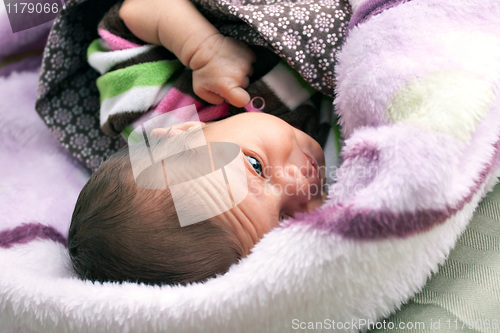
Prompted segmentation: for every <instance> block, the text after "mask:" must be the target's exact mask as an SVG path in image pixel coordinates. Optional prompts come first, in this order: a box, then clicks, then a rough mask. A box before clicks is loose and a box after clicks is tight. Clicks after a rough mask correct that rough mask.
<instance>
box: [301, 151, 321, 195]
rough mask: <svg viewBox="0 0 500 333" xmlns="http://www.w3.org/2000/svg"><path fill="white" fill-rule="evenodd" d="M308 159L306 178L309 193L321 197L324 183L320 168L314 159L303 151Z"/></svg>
mask: <svg viewBox="0 0 500 333" xmlns="http://www.w3.org/2000/svg"><path fill="white" fill-rule="evenodd" d="M304 154H305V155H306V157H307V159H308V161H309V166H308V168H307V180H308V181H309V193H312V194H313V197H323V191H324V188H323V186H324V184H325V181H324V179H323V177H322V173H321V170H320V168H319V165H318V162H317V161H316V159H315V158H314V157H313V156H311V155H309V154H308V153H304Z"/></svg>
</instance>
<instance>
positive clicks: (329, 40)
mask: <svg viewBox="0 0 500 333" xmlns="http://www.w3.org/2000/svg"><path fill="white" fill-rule="evenodd" d="M338 40H339V38H338V37H337V35H336V34H328V35H326V42H327V43H328V44H331V45H335V44H337V41H338Z"/></svg>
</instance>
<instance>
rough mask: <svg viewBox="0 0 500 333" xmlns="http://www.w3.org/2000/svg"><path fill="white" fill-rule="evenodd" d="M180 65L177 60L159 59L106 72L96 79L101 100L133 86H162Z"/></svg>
mask: <svg viewBox="0 0 500 333" xmlns="http://www.w3.org/2000/svg"><path fill="white" fill-rule="evenodd" d="M181 66H182V65H181V63H180V62H179V61H178V60H171V61H167V60H161V61H155V62H147V63H143V64H137V65H133V66H130V67H126V68H122V69H118V70H115V71H112V72H109V73H106V74H104V75H102V76H100V77H99V78H98V79H97V88H98V89H99V92H100V94H101V102H102V101H103V100H105V99H107V98H111V97H115V96H118V95H120V94H123V93H125V92H127V91H128V90H130V89H132V88H134V87H151V86H163V85H164V84H165V83H166V82H167V81H168V79H169V78H170V77H171V76H172V75H173V74H174V73H175V71H176V70H177V69H179V68H180V67H181Z"/></svg>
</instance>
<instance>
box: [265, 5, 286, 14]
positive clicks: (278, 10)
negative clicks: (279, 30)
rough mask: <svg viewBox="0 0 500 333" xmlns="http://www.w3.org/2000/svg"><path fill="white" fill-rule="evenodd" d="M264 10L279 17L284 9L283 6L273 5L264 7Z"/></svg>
mask: <svg viewBox="0 0 500 333" xmlns="http://www.w3.org/2000/svg"><path fill="white" fill-rule="evenodd" d="M264 12H265V13H266V15H269V16H276V17H279V16H281V14H283V12H284V9H283V6H280V5H271V6H266V7H264Z"/></svg>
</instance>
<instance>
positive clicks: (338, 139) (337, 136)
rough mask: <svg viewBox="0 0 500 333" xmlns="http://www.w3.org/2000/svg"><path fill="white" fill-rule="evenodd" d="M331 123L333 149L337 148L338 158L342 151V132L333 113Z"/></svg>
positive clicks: (337, 117)
mask: <svg viewBox="0 0 500 333" xmlns="http://www.w3.org/2000/svg"><path fill="white" fill-rule="evenodd" d="M333 117H334V119H333V121H332V131H333V138H334V140H335V148H337V154H338V156H339V157H340V151H341V150H342V140H343V139H342V132H341V129H340V123H339V116H338V115H337V113H336V112H334V113H333Z"/></svg>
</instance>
